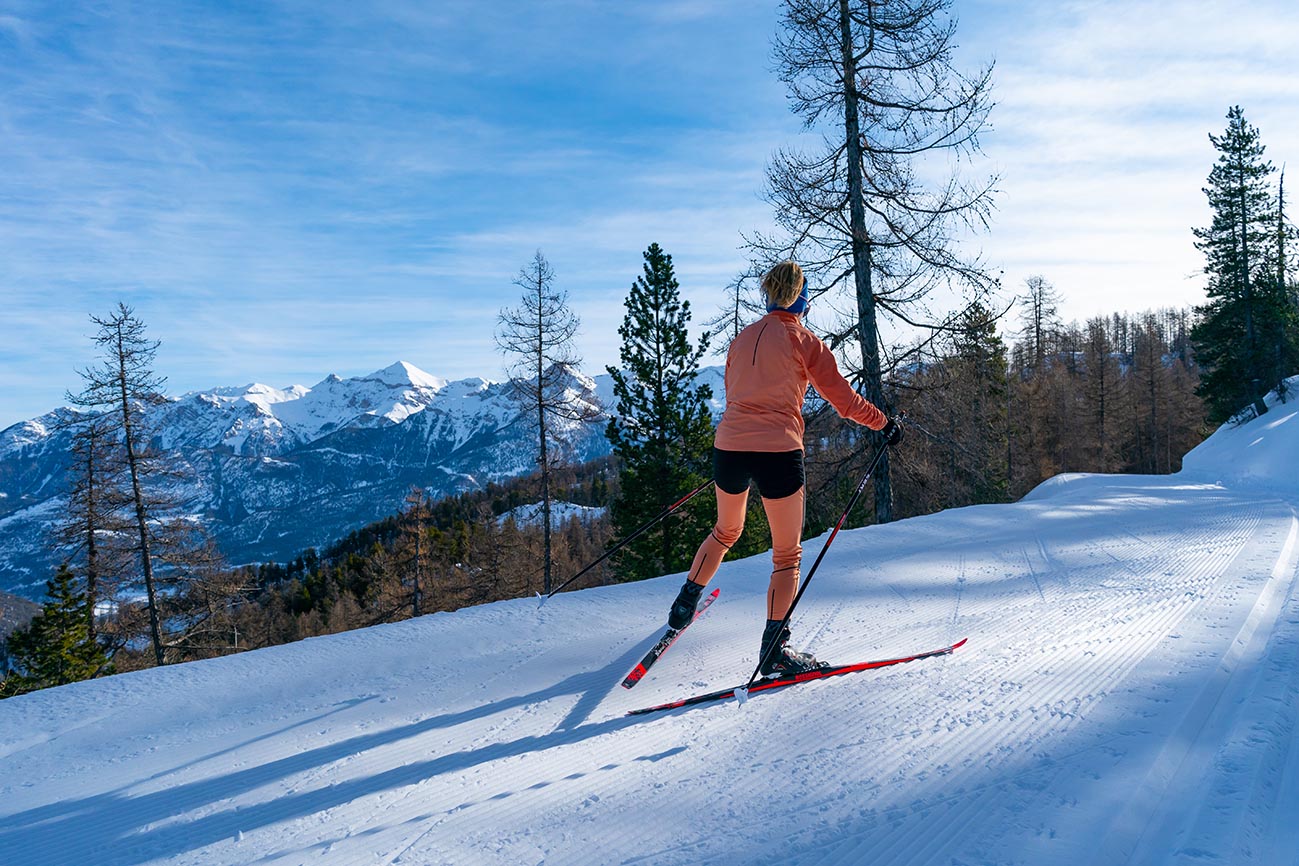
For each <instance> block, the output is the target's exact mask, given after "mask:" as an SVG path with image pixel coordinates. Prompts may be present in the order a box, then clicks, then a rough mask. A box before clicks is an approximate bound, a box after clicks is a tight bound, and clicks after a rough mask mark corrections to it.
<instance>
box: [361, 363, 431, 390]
mask: <svg viewBox="0 0 1299 866" xmlns="http://www.w3.org/2000/svg"><path fill="white" fill-rule="evenodd" d="M362 378H365V379H376V380H378V381H380V382H383V383H384V384H385V385H392V386H394V387H397V388H409V387H415V388H427V389H429V390H431V391H441V390H442V389H443V388H445V387H446V386H447V380H446V379H443V378H442V377H441V376H434V375H432V374H430V373H425V372H424V371H423V370H421V369H420V368H419V367H416V366H415V365H414V364H411V363H409V362H407V361H398V362H397V363H395V364H393V365H392V366H390V367H384V368H383V369H382V370H377V371H375V372H373V373H371V374H370V375H369V376H364V377H362Z"/></svg>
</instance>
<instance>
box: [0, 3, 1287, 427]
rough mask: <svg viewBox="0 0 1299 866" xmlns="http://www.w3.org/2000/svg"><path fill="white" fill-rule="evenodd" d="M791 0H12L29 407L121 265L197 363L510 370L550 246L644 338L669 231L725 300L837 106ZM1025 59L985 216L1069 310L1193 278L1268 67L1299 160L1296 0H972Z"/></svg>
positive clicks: (12, 223) (201, 371)
mask: <svg viewBox="0 0 1299 866" xmlns="http://www.w3.org/2000/svg"><path fill="white" fill-rule="evenodd" d="M777 9H778V7H777V4H776V3H775V2H769V0H693V2H686V0H645V2H640V0H623V2H612V0H552V2H547V3H531V2H496V3H483V2H422V3H415V2H389V0H377V2H367V3H354V2H334V0H311V2H306V0H287V2H276V0H258V2H219V3H218V2H209V3H149V2H129V3H128V2H118V0H104V2H98V3H73V4H70V3H30V2H23V0H3V2H0V60H2V61H3V62H0V160H2V163H0V164H3V165H4V166H5V168H6V170H5V171H4V172H3V173H0V293H3V302H2V303H0V334H3V335H4V337H3V340H2V341H0V428H3V427H4V426H7V425H8V424H10V423H13V422H16V421H19V420H22V419H25V418H28V417H32V416H34V415H37V414H39V413H41V412H44V411H46V410H48V409H50V408H53V407H54V406H55V405H59V404H60V403H61V402H62V395H63V392H64V391H65V390H67V389H69V388H73V389H75V388H77V387H78V379H77V377H76V372H75V371H76V369H77V368H79V367H83V366H85V365H86V364H88V363H89V362H90V361H91V360H92V358H91V349H90V345H89V340H88V339H87V337H88V335H89V334H90V332H91V326H90V325H89V323H88V318H87V317H88V316H89V315H90V314H92V313H96V314H102V313H105V312H107V311H108V310H110V309H111V308H112V307H113V306H114V305H115V304H116V303H117V301H118V300H123V301H125V302H126V303H128V304H131V305H132V306H134V307H135V308H136V309H137V311H138V312H139V313H140V315H141V316H142V317H143V318H144V320H145V321H146V322H147V323H148V325H149V328H150V333H151V335H152V336H153V337H155V338H156V339H159V340H161V341H162V348H161V350H160V352H159V356H158V369H159V372H161V373H163V374H164V375H166V376H168V378H169V380H170V381H169V384H170V388H171V390H172V391H173V392H181V391H185V390H191V389H197V388H204V387H210V386H213V385H218V384H243V383H247V382H251V381H261V382H266V383H268V384H272V385H277V386H287V385H289V384H293V383H301V384H307V385H310V384H314V383H315V382H317V381H319V380H320V379H321V378H323V377H324V376H325V375H326V374H328V373H331V372H333V373H338V374H339V375H343V376H347V375H356V374H362V373H366V372H370V371H373V370H376V369H379V368H381V367H385V366H387V365H389V364H391V363H392V362H394V361H396V360H406V361H410V362H411V363H414V364H416V365H417V366H419V367H421V368H423V369H425V370H428V371H429V372H431V373H434V374H437V375H442V376H448V377H452V378H456V377H462V376H471V375H482V376H486V377H489V378H492V377H499V376H500V375H501V374H502V372H501V371H502V367H503V364H502V359H501V358H500V357H499V355H498V354H497V352H496V349H495V344H494V341H493V336H492V335H493V330H494V326H495V318H496V314H497V312H498V311H499V309H500V308H501V307H502V306H503V305H509V304H513V303H515V302H516V301H517V292H518V290H517V288H516V287H514V286H513V285H511V279H512V277H513V276H514V274H515V273H516V272H517V271H518V269H519V268H520V267H521V266H522V265H524V264H525V263H526V262H527V261H528V260H529V259H530V258H531V255H532V253H533V252H534V251H535V250H536V249H538V248H540V249H541V250H542V251H543V252H544V253H545V255H546V256H547V257H548V258H549V260H550V261H551V263H552V265H553V266H554V268H555V270H556V272H557V275H558V284H559V285H560V287H562V288H564V289H566V290H567V291H568V292H569V294H570V298H571V301H572V303H573V306H574V308H575V309H576V311H577V312H578V314H579V315H580V316H581V318H582V321H583V330H582V335H581V337H580V339H579V344H578V349H579V352H580V353H581V354H582V355H583V357H584V359H585V366H586V367H587V368H588V369H591V370H598V369H600V368H602V367H603V366H604V365H605V364H607V363H612V362H614V361H615V360H616V358H617V335H616V333H615V330H616V327H617V325H618V322H619V321H620V320H621V317H622V312H623V309H622V300H623V298H624V297H625V294H626V292H627V289H628V288H629V286H630V285H631V282H632V280H633V279H634V278H635V277H636V275H637V274H638V273H639V270H640V261H641V253H642V251H643V250H644V249H645V247H646V246H647V245H648V244H649V243H650V242H658V243H659V244H661V245H662V246H663V247H664V248H665V249H666V250H667V251H668V252H669V253H671V254H672V255H673V257H674V259H675V262H676V264H677V269H678V276H679V279H680V281H681V283H682V287H683V292H684V294H685V295H686V296H687V297H688V298H690V299H691V300H692V303H693V305H694V306H695V309H696V311H697V319H702V318H707V317H708V316H709V315H711V314H712V313H713V312H714V310H715V308H716V306H717V304H718V303H719V302H720V299H721V292H722V289H723V288H724V286H725V285H726V283H727V282H729V280H730V279H731V278H732V277H733V276H734V274H735V273H736V272H737V271H738V270H740V269H741V268H742V267H743V265H744V263H745V255H744V252H743V251H742V250H741V249H740V232H742V231H745V232H748V231H752V230H754V229H761V228H764V227H767V226H768V225H769V223H770V213H769V209H768V206H767V205H766V204H765V203H764V202H763V201H762V200H761V197H760V190H761V186H762V180H763V169H764V166H765V165H766V162H767V160H768V158H769V157H770V155H771V153H772V152H773V151H774V150H775V149H776V148H778V147H781V146H787V145H790V144H793V143H796V142H797V141H799V139H800V136H802V135H804V133H803V132H802V130H801V129H800V126H799V123H798V120H797V119H796V118H795V117H794V116H793V115H791V114H790V113H789V112H788V110H787V108H786V105H785V97H784V90H783V87H782V86H781V85H780V83H779V82H778V81H777V80H776V77H775V75H774V73H773V72H772V69H771V65H772V62H771V58H770V51H769V45H770V40H771V36H772V34H773V33H774V30H775V27H776V22H777ZM955 9H956V12H957V14H958V15H959V16H960V19H961V26H960V30H959V33H960V36H961V43H962V44H961V49H960V51H961V57H962V62H963V63H964V64H966V65H968V66H971V67H973V66H976V65H978V64H979V63H982V62H986V61H988V60H991V59H995V60H996V63H997V71H996V74H995V78H996V82H997V85H996V91H995V97H996V100H997V102H998V106H997V108H996V109H995V110H994V112H993V115H992V123H993V131H992V132H991V133H990V134H989V135H988V136H987V137H986V138H985V152H986V154H987V159H986V161H985V162H984V163H983V164H982V165H979V166H976V170H978V171H983V172H988V171H996V172H999V173H1000V175H1001V177H1002V181H1001V183H1000V189H1001V194H1000V196H999V199H998V211H997V213H996V214H995V215H994V223H993V226H992V229H991V231H990V232H989V233H987V234H986V235H984V236H982V237H979V238H975V239H972V241H971V242H972V243H973V245H974V246H975V247H977V248H980V249H982V250H983V253H984V255H985V257H986V259H987V261H988V262H989V264H991V265H992V266H993V267H994V268H998V269H1001V270H1003V271H1004V274H1003V281H1004V283H1005V285H1006V286H1007V289H1008V291H1010V292H1013V291H1016V290H1018V288H1019V287H1020V286H1022V283H1023V280H1024V278H1025V277H1027V276H1028V275H1030V274H1034V273H1041V274H1043V275H1045V276H1046V277H1047V278H1048V279H1050V280H1051V281H1052V282H1053V283H1055V285H1056V286H1057V287H1058V288H1059V289H1060V290H1061V292H1062V293H1063V294H1064V295H1065V298H1066V305H1065V308H1064V312H1065V314H1066V316H1067V317H1070V318H1074V317H1077V318H1082V317H1086V316H1088V315H1091V314H1094V313H1098V312H1109V311H1113V310H1134V311H1135V310H1141V309H1145V308H1148V307H1155V306H1161V305H1169V304H1174V305H1181V304H1188V303H1194V302H1196V301H1198V300H1199V299H1200V297H1201V286H1202V280H1201V279H1200V276H1199V269H1200V259H1199V256H1198V254H1197V253H1196V252H1195V250H1194V248H1193V247H1192V246H1191V234H1190V230H1189V229H1190V226H1191V225H1195V224H1200V223H1203V222H1204V221H1205V219H1206V218H1207V217H1206V212H1205V208H1204V204H1203V195H1202V194H1201V193H1200V187H1201V186H1202V184H1203V181H1204V177H1205V175H1206V174H1207V173H1208V170H1209V167H1210V165H1211V164H1212V161H1213V156H1214V154H1213V151H1212V149H1211V147H1210V145H1209V143H1208V139H1207V135H1206V134H1207V133H1208V132H1219V131H1220V130H1221V129H1222V127H1223V126H1224V124H1225V119H1224V115H1225V113H1226V110H1227V108H1228V106H1230V105H1232V104H1234V103H1240V104H1242V105H1244V106H1245V109H1246V115H1247V117H1248V118H1249V119H1250V120H1251V121H1252V122H1253V123H1254V124H1256V125H1257V126H1259V127H1260V128H1261V129H1262V132H1263V136H1264V141H1265V143H1266V144H1268V145H1269V156H1270V157H1271V158H1272V159H1273V160H1274V161H1275V162H1276V163H1278V164H1280V163H1281V162H1283V161H1284V160H1285V159H1286V158H1287V157H1294V158H1295V159H1296V160H1299V111H1296V109H1297V108H1299V85H1296V83H1295V82H1296V80H1299V79H1296V76H1294V75H1293V74H1288V73H1287V72H1285V71H1284V70H1287V69H1290V68H1291V67H1292V66H1293V59H1292V57H1293V54H1292V51H1293V46H1294V45H1295V44H1299V23H1297V20H1296V19H1297V16H1296V13H1295V12H1293V11H1292V10H1291V8H1290V4H1288V3H1283V2H1279V0H1278V2H1267V0H1264V2H1253V3H1247V4H1232V3H1219V2H1204V0H1189V2H1184V3H1178V4H1167V3H1153V2H1141V0H1137V2H1128V3H1124V2H1068V3H1032V2H1009V0H969V2H965V0H957V2H956V5H955Z"/></svg>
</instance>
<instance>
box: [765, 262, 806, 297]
mask: <svg viewBox="0 0 1299 866" xmlns="http://www.w3.org/2000/svg"><path fill="white" fill-rule="evenodd" d="M762 290H763V291H764V292H766V293H767V303H768V304H774V305H776V306H777V307H788V306H789V305H790V304H792V303H794V301H796V300H798V293H799V292H801V291H802V290H803V269H802V268H800V267H799V266H798V263H797V262H791V261H784V262H781V263H780V264H778V265H776V266H775V267H774V268H772V269H771V270H769V271H767V275H766V276H765V277H763V278H762Z"/></svg>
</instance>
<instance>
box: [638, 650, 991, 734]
mask: <svg viewBox="0 0 1299 866" xmlns="http://www.w3.org/2000/svg"><path fill="white" fill-rule="evenodd" d="M967 640H969V638H962V639H961V640H959V641H957V642H956V643H954V644H952V645H951V646H945V647H943V648H942V649H936V650H930V651H929V652H923V653H918V654H916V655H913V656H904V657H903V658H896V659H881V660H880V661H873V662H858V663H857V664H851V665H833V666H830V667H824V668H818V669H816V670H813V671H806V672H804V673H801V674H794V675H793V676H785V677H772V678H769V679H763V680H758V681H757V682H755V683H754V684H753V685H752V686H750V687H749V690H748V692H747V694H746V695H745V699H746V700H747V698H748V696H751V695H754V694H757V693H758V692H768V691H772V690H773V689H781V688H784V687H785V686H792V685H796V684H798V683H806V682H811V681H812V680H823V679H826V678H827V677H838V676H843V675H844V674H854V673H857V672H858V671H869V670H875V669H876V668H886V667H889V666H891V665H900V664H906V663H907V662H913V661H916V660H918V659H927V658H933V657H934V656H945V655H951V654H952V653H954V652H955V651H956V650H958V649H960V648H961V647H963V646H965V642H966V641H967ZM743 691H744V686H735V687H733V688H729V689H722V690H721V691H717V692H709V693H708V694H705V695H695V696H694V697H692V698H683V699H682V700H679V701H672V702H671V703H666V704H659V705H658V706H653V707H645V708H644V709H641V710H631V711H630V712H628V713H627V715H629V716H642V715H645V714H646V713H656V712H658V711H660V710H675V709H677V708H678V707H690V706H694V705H695V704H706V703H709V702H712V701H724V700H726V699H727V698H731V697H735V696H736V694H737V693H738V692H743Z"/></svg>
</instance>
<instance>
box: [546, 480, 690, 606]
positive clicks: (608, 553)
mask: <svg viewBox="0 0 1299 866" xmlns="http://www.w3.org/2000/svg"><path fill="white" fill-rule="evenodd" d="M712 483H713V479H711V478H710V479H708V480H707V481H705V482H704V483H703V484H700V485H699V486H698V487H696V488H695V489H694V490H691V491H690V492H689V493H687V494H686V495H685V496H682V497H681V498H680V499H678V500H677V501H676V502H673V503H672V504H671V505H669V506H668V507H667V508H665V509H663V511H662V512H660V513H659V515H658V516H657V517H655V518H653V519H652V520H650V521H648V522H646V523H644V524H642V525H641V526H640V527H638V528H637V529H636V530H635V531H633V532H632V533H631V534H630V535H628V536H627V537H626V538H624V539H623V540H622V541H620V542H618V543H617V544H615V545H614V546H613V547H611V548H609V549H608V550H606V551H605V552H604V553H603V555H601V557H600V558H599V559H597V560H596V561H595V562H593V563H591V564H590V565H588V566H587V567H586V568H583V569H582V570H581V571H579V572H578V573H577V574H575V575H573V576H572V577H570V578H569V579H568V580H566V581H564V582H563V583H561V584H560V585H559V586H557V587H555V588H554V589H552V590H551V591H550V592H548V593H546V594H545V595H544V596H543V595H541V593H537V597H538V598H540V599H541V603H542V604H543V605H544V604H545V603H546V602H547V601H548V600H549V599H550V598H551V597H552V596H553V595H555V593H557V592H559V591H560V590H561V589H563V588H564V587H566V586H568V585H569V584H570V583H572V582H573V581H575V580H577V579H578V578H579V577H581V576H582V575H584V574H586V573H587V572H588V571H590V570H591V569H593V568H595V567H596V566H597V565H599V564H600V563H602V562H604V561H605V560H606V559H608V558H609V557H611V556H613V555H614V554H615V553H617V552H618V551H620V550H622V549H623V548H624V547H626V546H627V545H628V544H630V543H631V542H633V541H635V540H636V539H637V538H639V537H640V536H641V534H643V533H644V532H645V531H647V530H648V529H649V528H650V527H652V526H654V524H656V523H658V522H659V521H660V520H662V519H663V518H665V517H667V516H668V515H669V514H671V513H672V512H674V511H676V510H677V509H678V508H680V507H681V506H683V505H685V504H686V503H687V502H689V501H690V500H692V499H694V498H695V497H696V496H698V495H699V494H700V493H703V492H704V489H705V488H707V487H708V486H709V485H710V484H712Z"/></svg>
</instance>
